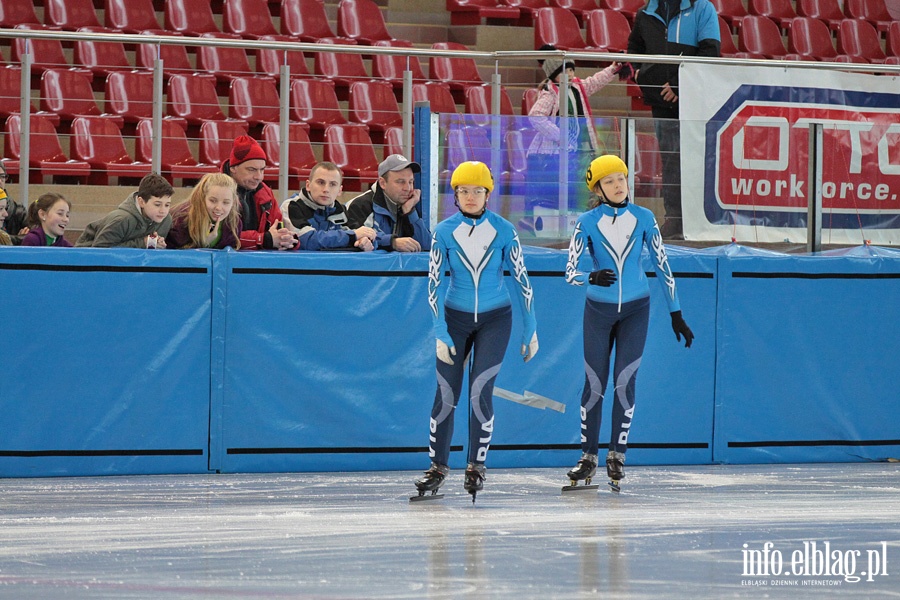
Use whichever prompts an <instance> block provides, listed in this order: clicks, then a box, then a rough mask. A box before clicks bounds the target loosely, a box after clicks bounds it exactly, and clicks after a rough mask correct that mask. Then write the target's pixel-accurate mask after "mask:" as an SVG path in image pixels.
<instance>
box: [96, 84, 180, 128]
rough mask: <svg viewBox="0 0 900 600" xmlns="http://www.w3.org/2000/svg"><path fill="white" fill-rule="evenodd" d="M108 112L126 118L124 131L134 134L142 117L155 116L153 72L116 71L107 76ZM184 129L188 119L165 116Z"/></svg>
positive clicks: (105, 90)
mask: <svg viewBox="0 0 900 600" xmlns="http://www.w3.org/2000/svg"><path fill="white" fill-rule="evenodd" d="M104 92H105V93H104V96H105V97H106V106H105V109H106V112H107V113H109V114H113V115H119V116H120V117H122V118H123V119H124V120H125V126H124V128H123V130H122V133H124V134H126V135H132V134H133V133H134V130H135V128H136V126H137V123H138V122H139V121H140V120H141V119H150V118H152V117H153V73H148V72H146V71H115V72H113V73H110V74H109V76H108V77H107V78H106V86H105V88H104ZM163 118H165V119H169V120H172V121H174V122H175V123H177V124H178V125H179V126H180V127H181V128H182V129H184V128H186V127H187V121H186V120H185V119H182V118H180V117H163Z"/></svg>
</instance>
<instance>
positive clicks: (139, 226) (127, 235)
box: [75, 173, 175, 248]
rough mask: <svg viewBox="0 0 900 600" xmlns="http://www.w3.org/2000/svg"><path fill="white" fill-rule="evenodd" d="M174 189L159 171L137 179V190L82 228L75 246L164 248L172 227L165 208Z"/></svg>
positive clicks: (167, 208) (170, 200)
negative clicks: (110, 210)
mask: <svg viewBox="0 0 900 600" xmlns="http://www.w3.org/2000/svg"><path fill="white" fill-rule="evenodd" d="M174 192H175V190H174V189H173V188H172V184H170V183H169V182H168V181H166V179H165V178H164V177H163V176H162V175H158V174H156V173H151V174H150V175H147V176H145V177H144V178H143V179H141V183H140V186H139V187H138V191H136V192H134V193H133V194H131V195H130V196H128V197H127V198H126V199H125V200H124V201H123V202H122V204H120V205H119V207H118V208H117V209H115V210H114V211H112V212H111V213H109V214H108V215H106V216H105V217H103V218H102V219H100V220H99V221H94V222H93V223H91V224H90V225H88V226H87V227H85V228H84V233H82V234H81V237H80V238H78V241H77V242H75V246H77V247H94V248H115V247H119V248H165V247H166V241H165V238H166V235H167V234H168V233H169V229H170V228H171V227H172V217H171V216H170V215H169V208H170V207H171V205H172V194H173V193H174Z"/></svg>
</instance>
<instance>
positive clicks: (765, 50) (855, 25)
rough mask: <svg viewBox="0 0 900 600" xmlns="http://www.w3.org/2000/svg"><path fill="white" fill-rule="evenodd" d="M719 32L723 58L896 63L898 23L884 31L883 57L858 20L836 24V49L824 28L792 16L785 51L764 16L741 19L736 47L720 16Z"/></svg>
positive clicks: (778, 33) (899, 48)
mask: <svg viewBox="0 0 900 600" xmlns="http://www.w3.org/2000/svg"><path fill="white" fill-rule="evenodd" d="M719 29H720V32H721V34H722V55H723V56H733V57H739V58H776V59H784V60H824V61H829V62H853V63H872V64H891V65H897V64H900V21H894V22H893V23H892V24H891V27H890V28H889V29H888V39H887V43H886V46H887V50H888V53H887V54H886V53H885V51H884V49H882V46H881V42H880V40H879V39H878V33H877V32H876V31H875V27H873V26H872V24H870V23H869V22H867V21H861V20H859V19H844V20H842V21H841V22H840V24H839V27H838V30H837V46H835V44H834V42H833V40H832V36H831V32H830V31H829V29H828V26H827V25H826V24H825V23H824V22H823V21H821V20H819V19H815V18H812V17H794V18H793V19H791V20H790V21H789V22H788V23H787V40H788V45H787V48H785V45H784V42H783V41H782V35H781V31H780V29H779V27H778V25H777V24H776V23H775V21H773V20H772V19H770V18H768V17H761V16H757V15H748V16H746V17H743V18H742V19H741V20H740V26H739V28H738V44H737V46H736V47H735V45H734V41H733V39H732V36H731V30H730V28H729V27H728V25H727V24H726V22H725V20H724V19H722V17H719Z"/></svg>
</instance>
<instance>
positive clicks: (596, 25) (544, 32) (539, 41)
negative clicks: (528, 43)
mask: <svg viewBox="0 0 900 600" xmlns="http://www.w3.org/2000/svg"><path fill="white" fill-rule="evenodd" d="M583 20H584V23H585V30H586V33H587V42H585V39H584V38H583V37H582V34H581V26H580V24H579V21H578V18H577V17H576V16H575V14H574V13H573V12H572V11H570V10H567V9H565V8H559V7H549V8H541V9H539V10H537V11H536V12H535V16H534V47H535V48H540V47H541V46H543V45H544V44H553V45H554V46H556V47H557V48H559V49H560V50H573V51H580V52H625V51H627V49H628V36H629V35H630V34H631V24H630V23H629V22H628V19H627V18H626V16H625V14H624V13H622V12H620V11H617V10H612V9H603V8H598V9H594V10H589V11H587V12H585V13H584V16H583Z"/></svg>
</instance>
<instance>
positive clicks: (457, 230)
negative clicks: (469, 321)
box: [428, 211, 537, 345]
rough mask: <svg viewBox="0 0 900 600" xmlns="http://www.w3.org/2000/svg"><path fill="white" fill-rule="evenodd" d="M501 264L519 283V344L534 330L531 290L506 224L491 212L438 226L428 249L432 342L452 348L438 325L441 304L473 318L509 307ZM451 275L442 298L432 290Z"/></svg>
mask: <svg viewBox="0 0 900 600" xmlns="http://www.w3.org/2000/svg"><path fill="white" fill-rule="evenodd" d="M504 265H505V266H506V267H507V268H508V269H509V272H510V273H511V274H512V276H513V278H514V279H515V280H516V282H517V283H518V284H519V291H520V293H519V294H518V295H517V296H518V298H519V301H520V302H519V305H520V307H521V309H522V316H523V321H524V326H525V327H524V332H523V338H522V339H523V340H524V341H523V343H524V344H527V343H528V342H529V341H530V340H531V337H532V335H533V334H534V332H535V330H536V327H537V325H536V321H535V316H534V303H533V300H534V290H533V288H532V287H531V281H530V280H529V278H528V272H527V271H526V270H525V262H524V260H523V258H522V246H521V244H520V243H519V236H518V234H517V233H516V230H515V228H514V227H513V226H512V224H511V223H510V222H509V221H507V220H505V219H504V218H502V217H500V216H499V215H497V214H496V213H493V212H491V211H485V213H484V214H483V215H481V217H479V218H478V219H472V218H469V217H466V216H464V215H463V214H462V213H457V214H455V215H454V216H452V217H450V218H449V219H446V220H444V221H442V222H441V223H439V224H438V226H437V227H436V228H435V231H434V235H433V237H432V244H431V260H430V262H429V269H428V270H429V279H428V302H429V304H430V306H431V311H432V316H433V318H434V333H435V337H437V338H438V339H440V340H443V341H444V342H446V343H447V344H448V345H452V340H450V336H449V335H448V333H447V324H446V322H445V320H444V305H445V304H446V306H448V307H450V308H453V309H455V310H459V311H464V312H468V313H472V314H473V315H474V319H475V322H478V315H479V314H480V313H485V312H487V311H490V310H493V309H495V308H500V307H502V306H508V305H509V304H510V297H509V291H508V290H507V288H506V284H505V283H504V277H503V268H504ZM448 266H449V268H450V269H451V271H452V273H453V276H452V277H451V278H450V285H449V287H448V289H447V293H446V298H445V300H444V302H441V299H440V297H439V293H438V290H439V289H440V287H441V283H442V280H443V277H444V272H445V271H446V270H447V268H448Z"/></svg>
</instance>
